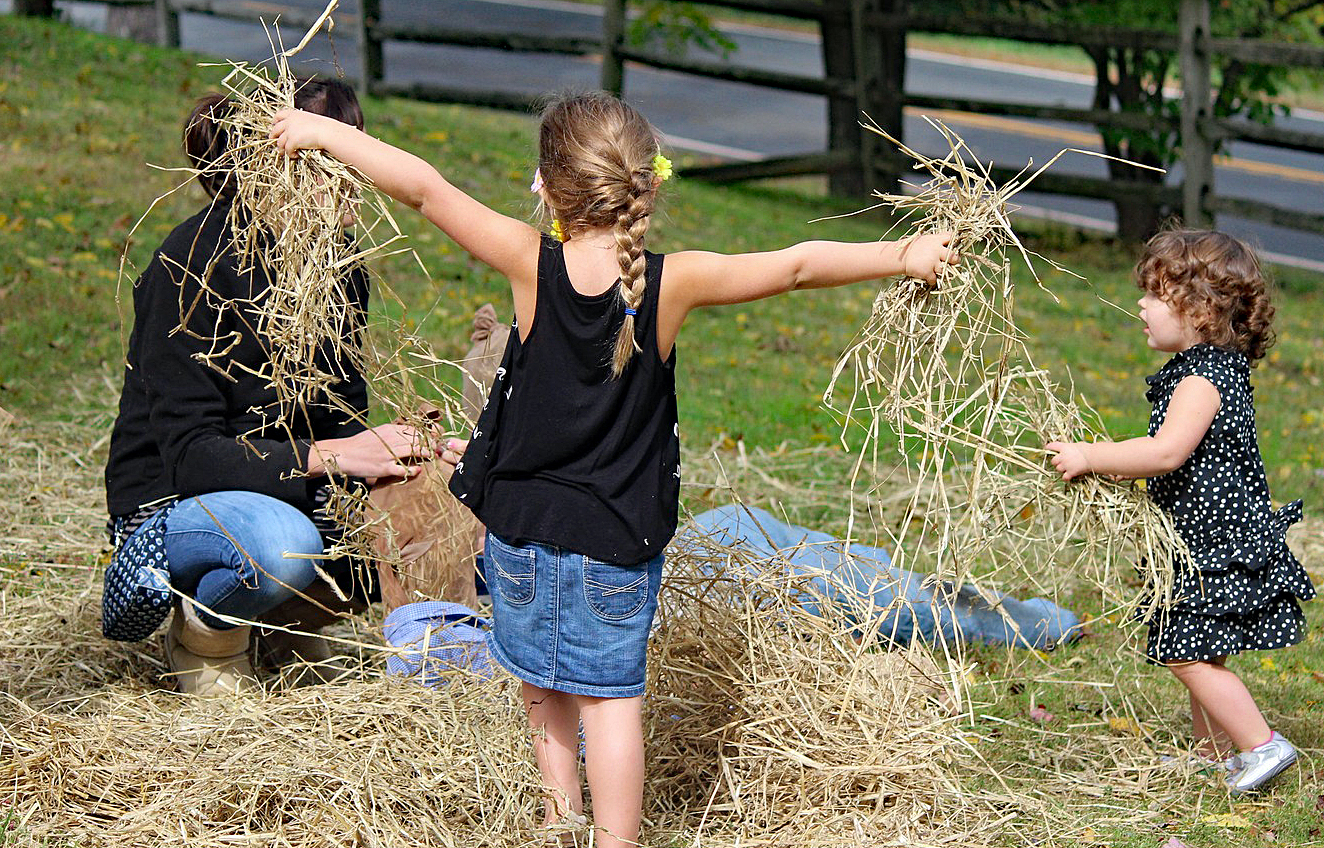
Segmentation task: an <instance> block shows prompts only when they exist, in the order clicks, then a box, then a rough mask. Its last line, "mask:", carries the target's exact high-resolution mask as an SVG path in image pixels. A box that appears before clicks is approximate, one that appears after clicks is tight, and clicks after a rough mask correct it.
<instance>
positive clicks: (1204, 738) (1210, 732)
mask: <svg viewBox="0 0 1324 848" xmlns="http://www.w3.org/2000/svg"><path fill="white" fill-rule="evenodd" d="M1212 662H1213V663H1214V664H1215V665H1220V666H1221V665H1223V664H1225V663H1226V662H1227V657H1218V658H1217V659H1215V660H1212ZM1190 697H1191V729H1192V731H1193V735H1194V737H1195V742H1196V752H1197V753H1198V754H1200V756H1202V757H1207V758H1209V759H1211V760H1221V759H1223V758H1225V757H1227V756H1229V755H1231V754H1234V753H1236V745H1235V744H1234V743H1233V742H1232V738H1231V737H1230V736H1228V735H1227V731H1226V730H1224V729H1223V728H1222V727H1220V726H1219V724H1218V722H1216V721H1214V720H1213V719H1212V718H1210V717H1209V714H1208V713H1206V712H1205V711H1204V707H1202V706H1200V702H1199V701H1197V700H1196V699H1195V695H1194V694H1191V696H1190Z"/></svg>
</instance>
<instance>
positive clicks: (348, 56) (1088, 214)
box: [69, 0, 1324, 271]
mask: <svg viewBox="0 0 1324 848" xmlns="http://www.w3.org/2000/svg"><path fill="white" fill-rule="evenodd" d="M69 5H70V7H71V8H72V9H73V10H74V11H75V13H76V16H79V17H81V18H83V19H85V21H86V22H87V23H88V25H91V26H96V24H97V16H98V14H100V15H104V12H100V11H98V10H99V8H100V7H97V6H95V5H94V4H85V3H73V4H69ZM247 5H249V6H250V7H252V8H255V9H260V10H262V11H264V13H266V14H268V16H269V15H270V12H271V11H274V10H276V9H278V8H279V7H281V6H282V5H283V6H286V7H291V6H292V7H299V8H303V9H311V10H320V9H321V8H322V6H323V2H322V1H321V0H288V2H286V3H283V4H280V3H260V2H249V3H248V4H247ZM355 6H356V4H354V3H353V2H346V3H343V4H342V6H341V13H340V14H341V17H342V19H344V20H349V19H350V16H351V15H352V14H353V13H354V10H355ZM383 16H384V18H386V20H387V21H389V22H392V23H396V22H401V23H403V22H411V21H413V22H419V23H422V22H435V21H445V22H447V23H449V24H451V25H455V26H464V27H467V28H475V29H490V30H492V31H497V32H503V31H512V30H519V31H530V32H540V33H545V34H556V35H586V36H591V35H594V34H597V33H598V32H599V30H600V17H599V15H598V14H597V9H596V8H594V7H592V6H585V5H581V4H578V3H570V2H561V0H427V2H411V3H404V2H399V1H398V0H396V2H392V0H385V2H383ZM181 34H182V39H183V43H184V46H185V47H187V48H190V49H194V50H199V51H203V52H207V53H211V54H213V55H218V56H222V57H225V58H230V59H236V60H245V61H260V60H261V59H263V58H264V57H269V56H270V55H271V50H270V47H269V45H268V42H267V38H266V36H265V35H264V34H263V32H262V31H261V30H260V29H259V28H258V27H257V26H255V25H252V24H244V23H237V22H230V21H222V20H220V19H217V18H213V17H209V16H203V15H186V16H184V18H183V20H182V22H181ZM730 34H731V35H732V37H733V38H734V39H735V40H736V41H737V43H738V45H739V47H738V50H737V52H736V53H735V55H733V56H732V59H731V60H732V61H733V62H738V63H740V64H742V65H751V66H755V67H761V68H768V69H773V70H780V71H787V72H792V73H800V74H806V75H812V74H821V73H822V59H821V55H820V48H819V45H818V39H817V37H816V36H811V35H805V34H797V33H787V32H783V31H779V30H771V29H766V28H759V27H753V26H735V27H731V28H730ZM298 35H299V34H298V33H289V34H287V38H289V37H297V36H298ZM306 52H308V53H309V54H310V56H311V57H312V58H311V59H310V60H309V61H308V62H307V65H306V67H307V69H308V70H310V71H312V70H320V71H327V70H333V69H334V68H335V66H336V64H337V63H338V64H339V65H340V66H341V67H343V68H344V69H345V71H346V72H347V73H350V74H354V73H357V68H358V57H357V51H356V49H355V45H354V38H353V35H352V33H351V31H350V29H349V28H344V29H341V30H338V31H336V34H335V35H334V37H328V36H325V35H323V36H319V38H318V39H317V40H316V41H315V42H314V44H313V45H312V46H311V47H310V49H309V51H306ZM385 55H386V73H387V76H388V78H389V79H391V80H392V81H397V82H410V81H444V82H446V83H447V84H451V85H461V86H464V85H471V86H472V87H474V88H476V89H492V88H502V89H510V90H516V91H524V92H529V93H538V92H542V91H546V90H549V89H556V88H561V87H595V86H596V85H597V81H598V63H597V60H596V59H588V58H575V57H549V56H536V55H524V54H512V53H504V52H499V51H487V50H471V49H463V48H447V47H438V46H431V45H414V44H404V43H392V44H388V45H387V46H386V49H385ZM906 84H907V88H908V89H909V91H911V92H912V93H916V94H937V95H958V96H963V97H973V98H987V99H1006V98H1008V95H1009V93H1012V94H1013V96H1014V98H1015V99H1017V100H1019V101H1022V102H1026V103H1042V104H1054V105H1066V106H1081V107H1083V106H1088V105H1089V102H1090V95H1091V90H1092V81H1091V80H1090V79H1089V78H1087V77H1083V76H1078V75H1072V74H1066V73H1057V72H1051V71H1043V70H1040V69H1028V68H1022V67H1017V66H1014V65H1009V64H1005V63H998V62H984V61H978V60H970V59H966V58H960V57H953V56H949V55H944V54H941V53H933V52H927V51H922V50H916V49H912V50H910V51H909V52H908V54H907V65H906ZM626 95H627V96H628V97H629V98H630V100H631V101H632V102H633V103H635V104H636V105H637V106H639V107H640V109H642V110H643V112H644V113H645V114H647V115H648V116H649V117H650V118H651V119H652V120H653V121H654V123H656V124H657V125H658V127H659V129H661V130H662V131H663V132H664V133H666V134H667V135H668V136H669V137H670V140H671V142H672V143H673V144H674V145H675V146H678V147H682V148H689V149H693V150H696V151H700V152H707V153H712V154H714V155H719V156H725V157H730V158H745V159H752V158H758V157H761V156H765V155H783V154H791V153H801V152H809V151H813V150H821V149H823V147H824V146H825V125H826V107H825V105H824V103H823V101H822V99H821V98H818V97H815V96H811V95H801V94H790V93H784V92H778V91H773V90H770V89H763V88H753V87H750V86H744V85H740V84H737V83H727V82H721V81H715V80H704V79H698V78H694V77H688V76H684V75H681V74H676V73H672V72H668V71H657V70H652V69H647V68H636V67H631V68H629V69H628V70H627V72H626ZM941 117H942V119H943V120H945V121H947V122H948V123H949V124H950V126H951V127H952V128H953V129H955V130H956V131H957V132H959V133H960V134H961V136H962V137H963V138H964V139H965V141H966V142H967V143H968V144H969V146H970V147H971V149H972V150H974V151H975V152H976V154H977V155H978V156H979V157H980V158H981V159H983V160H992V161H996V162H997V163H998V164H1001V165H1007V166H1016V167H1019V166H1022V165H1024V164H1025V163H1026V162H1027V161H1034V162H1045V161H1047V160H1048V159H1049V158H1051V157H1052V156H1053V155H1055V154H1056V153H1057V152H1058V151H1059V150H1061V149H1063V148H1066V147H1082V148H1086V149H1096V150H1097V149H1098V146H1099V144H1098V136H1097V134H1096V133H1094V132H1092V131H1091V130H1090V129H1089V128H1087V127H1083V126H1081V125H1079V124H1068V123H1060V122H1046V121H1029V120H1023V119H1009V118H995V117H988V116H978V115H957V114H950V115H943V116H941ZM1284 125H1286V126H1293V127H1300V128H1305V129H1312V130H1315V131H1324V115H1312V114H1305V115H1302V114H1300V113H1298V115H1296V116H1293V117H1292V118H1289V119H1287V120H1286V121H1284ZM905 132H906V140H907V143H908V144H910V145H911V146H913V147H915V148H916V149H919V150H923V151H925V152H939V151H941V150H942V149H943V145H942V143H941V141H940V140H939V138H938V136H937V134H936V133H935V132H934V131H933V130H932V129H931V128H930V127H929V126H928V125H927V124H926V123H925V122H924V121H923V119H922V118H921V116H920V115H919V114H917V113H908V115H907V120H906V127H905ZM1227 152H1228V154H1229V155H1228V156H1227V157H1225V158H1224V159H1222V160H1221V161H1220V162H1219V164H1218V166H1217V168H1216V182H1217V186H1218V191H1219V192H1220V193H1221V194H1227V195H1231V196H1242V197H1254V198H1259V199H1263V200H1269V201H1272V202H1275V203H1278V204H1280V205H1284V206H1289V207H1291V208H1295V209H1301V210H1305V211H1311V212H1324V191H1321V190H1320V189H1321V187H1324V157H1321V156H1316V155H1313V154H1304V153H1298V152H1294V151H1280V150H1275V149H1273V148H1268V147H1264V146H1262V145H1254V144H1248V143H1236V144H1234V145H1232V146H1231V147H1230V149H1229V150H1228V151H1227ZM1054 169H1055V170H1056V171H1058V172H1060V173H1079V174H1092V175H1099V176H1102V175H1103V174H1104V173H1105V166H1104V164H1103V162H1102V161H1101V160H1097V159H1094V158H1091V157H1087V156H1068V157H1065V158H1064V159H1062V160H1060V161H1059V162H1058V163H1057V164H1056V165H1055V166H1054ZM1169 178H1170V180H1172V181H1173V182H1176V181H1177V180H1179V179H1180V173H1179V171H1178V172H1175V173H1173V174H1171V175H1170V177H1169ZM1023 205H1024V206H1025V207H1026V210H1025V211H1026V212H1027V213H1029V214H1036V215H1040V216H1047V217H1054V218H1058V219H1060V220H1064V221H1066V222H1068V223H1072V224H1075V225H1078V226H1084V227H1093V228H1098V229H1111V228H1113V227H1114V226H1115V217H1114V212H1113V207H1112V205H1111V204H1109V203H1106V202H1100V201H1091V200H1080V199H1074V198H1063V197H1054V196H1049V195H1036V194H1031V193H1029V192H1027V193H1025V194H1024V195H1023ZM1219 224H1220V226H1221V227H1223V228H1225V229H1227V230H1229V231H1231V232H1234V233H1236V234H1238V235H1242V236H1246V237H1250V238H1252V239H1255V240H1256V241H1257V242H1258V243H1259V244H1260V245H1261V246H1262V247H1263V249H1264V250H1265V252H1266V254H1268V255H1269V256H1270V257H1271V258H1273V259H1275V260H1277V261H1284V262H1288V263H1290V264H1294V265H1300V266H1304V267H1309V268H1313V269H1315V270H1320V271H1324V237H1320V236H1314V235H1309V234H1304V233H1298V232H1295V231H1292V230H1287V229H1284V228H1280V227H1272V226H1268V225H1264V224H1257V223H1254V222H1250V221H1244V220H1238V219H1235V218H1232V217H1228V216H1224V217H1223V218H1221V219H1220V221H1219Z"/></svg>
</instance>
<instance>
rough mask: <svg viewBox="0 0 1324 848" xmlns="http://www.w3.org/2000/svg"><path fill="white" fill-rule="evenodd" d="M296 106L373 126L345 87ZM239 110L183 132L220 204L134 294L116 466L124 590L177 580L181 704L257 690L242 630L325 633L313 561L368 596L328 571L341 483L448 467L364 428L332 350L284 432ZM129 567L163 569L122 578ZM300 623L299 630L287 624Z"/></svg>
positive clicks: (355, 385) (421, 440) (302, 92)
mask: <svg viewBox="0 0 1324 848" xmlns="http://www.w3.org/2000/svg"><path fill="white" fill-rule="evenodd" d="M295 106H296V107H298V108H300V109H304V110H306V111H310V112H317V113H320V114H323V115H328V116H331V117H333V118H336V119H339V120H341V121H343V122H345V123H347V124H353V125H354V126H358V127H362V126H363V113H362V111H361V110H360V108H359V104H358V101H357V99H356V97H355V95H354V92H353V90H352V89H350V88H349V87H347V86H345V85H344V84H342V83H340V82H337V81H323V80H304V81H301V83H300V85H299V88H298V91H297V93H296V95H295ZM233 108H234V104H233V103H232V102H231V101H229V100H228V99H226V98H225V97H223V96H221V95H209V96H207V97H204V98H203V99H202V100H200V101H199V102H198V104H197V105H196V106H195V108H194V109H193V111H192V113H191V114H190V115H189V117H188V119H187V121H186V122H185V126H184V149H185V152H186V154H187V155H188V158H189V160H190V161H191V163H192V165H193V167H194V168H195V169H197V171H198V180H199V182H200V183H201V184H202V187H203V188H204V189H205V190H206V192H207V194H208V195H209V197H210V198H211V200H210V202H208V203H207V205H206V206H205V207H204V208H202V209H201V210H199V211H198V212H197V213H196V214H195V215H193V216H192V217H190V218H189V219H188V220H186V221H184V222H183V223H181V224H179V225H178V226H177V227H176V228H175V229H174V231H173V232H171V233H170V235H169V236H167V237H166V239H165V241H164V242H163V243H162V244H161V246H160V247H159V248H158V249H157V251H156V253H155V254H154V256H153V258H152V260H151V262H150V264H149V265H148V266H147V268H146V270H145V271H144V272H143V273H142V275H141V277H139V278H138V280H137V281H136V283H135V284H134V289H133V315H134V326H133V331H132V334H131V336H130V339H129V345H128V350H127V362H126V367H125V371H124V388H123V392H122V394H121V396H120V404H119V415H118V417H117V419H116V421H115V426H114V430H113V432H112V435H111V442H110V456H109V460H108V462H107V465H106V498H107V505H108V508H109V513H110V521H109V524H108V527H109V531H110V535H111V541H112V544H113V545H114V546H115V548H116V556H117V564H116V565H114V566H112V568H115V569H116V571H115V574H116V575H120V574H122V573H123V572H124V568H123V567H122V566H128V567H138V566H142V565H156V566H157V568H156V570H155V571H152V570H151V569H147V570H146V571H143V572H141V573H148V572H150V573H153V574H156V575H164V574H168V580H169V586H170V589H171V590H173V591H171V592H170V593H169V597H174V598H175V599H176V602H175V609H174V617H173V621H172V622H171V626H170V628H169V631H168V633H167V635H166V640H165V641H166V646H165V653H166V661H167V664H168V666H169V668H170V672H171V674H172V676H173V678H174V680H175V683H176V685H177V686H178V688H179V689H180V690H181V691H184V692H188V693H195V694H199V695H218V694H224V693H233V692H236V691H241V690H245V689H252V688H255V687H256V686H257V680H256V675H255V673H254V669H253V666H252V663H251V661H250V658H249V649H250V636H251V629H250V626H249V625H247V624H242V623H237V622H244V621H249V622H251V621H258V620H264V621H273V622H274V623H288V624H294V625H296V626H300V628H301V629H309V628H313V627H316V626H317V625H318V624H319V623H325V622H326V621H327V620H329V617H327V618H324V619H323V620H322V621H321V622H318V621H312V620H309V618H310V616H309V613H308V611H309V610H310V609H313V608H314V605H311V604H308V603H307V602H306V601H304V600H302V596H305V595H306V594H307V593H308V592H310V591H314V589H315V586H314V581H315V580H317V572H316V569H315V568H314V562H315V561H320V562H319V565H320V566H321V567H322V568H323V570H326V571H328V572H329V573H331V574H332V575H333V576H334V577H335V578H336V580H337V582H338V583H341V585H342V588H345V589H348V590H350V591H351V592H352V591H355V590H356V589H358V590H361V589H362V585H361V584H359V585H356V584H357V583H358V581H357V580H356V575H355V573H354V568H353V566H352V565H351V563H350V562H349V561H348V560H342V561H332V562H325V561H321V560H322V557H323V553H324V551H325V550H326V547H327V544H328V539H331V538H334V535H335V533H336V532H337V531H338V529H339V528H337V527H336V526H335V522H334V520H333V519H332V518H331V517H330V516H328V515H327V514H326V513H325V510H324V509H323V508H322V507H323V506H324V505H325V503H326V501H327V496H328V491H329V485H330V482H331V481H330V478H329V477H328V475H329V474H343V475H346V476H348V477H356V478H367V479H373V478H378V477H388V476H408V475H409V474H411V473H414V472H416V471H417V467H416V466H409V467H407V466H406V462H405V461H407V460H409V459H411V458H417V457H423V456H426V457H428V458H431V457H432V456H434V455H435V445H434V444H433V443H432V441H431V439H430V437H429V436H428V435H427V434H425V433H420V432H417V431H415V430H414V429H413V428H410V427H407V426H401V425H394V424H390V425H382V426H379V427H376V428H372V429H368V428H366V426H365V425H364V424H363V423H362V422H363V421H364V420H365V418H366V415H367V388H366V385H365V382H364V379H363V376H362V375H361V374H360V373H359V372H358V370H357V369H356V367H355V366H354V363H352V362H350V361H347V358H346V357H344V356H343V355H340V354H337V353H336V351H334V350H332V349H330V346H328V349H327V350H325V351H323V355H324V357H325V359H326V361H324V362H319V366H320V367H321V368H323V369H325V371H326V372H327V373H332V374H336V375H339V376H340V379H339V381H338V382H337V383H335V384H334V385H333V386H332V387H331V388H329V389H327V390H326V392H327V394H324V395H323V396H321V397H320V398H315V399H314V401H313V402H312V403H310V404H308V406H307V408H305V409H300V410H294V411H287V413H288V414H286V415H282V414H281V410H280V408H279V405H278V402H277V397H276V393H275V390H274V388H273V387H272V385H271V381H270V368H269V365H270V359H271V354H270V344H269V341H268V340H267V339H265V338H263V337H261V335H260V334H259V332H258V330H257V327H258V326H259V322H258V318H257V311H256V310H257V309H258V306H259V305H260V304H261V302H262V300H263V296H264V293H265V292H266V291H267V289H268V287H269V286H270V285H271V278H272V275H271V274H270V273H269V269H268V268H266V267H264V266H263V265H262V264H261V262H260V261H255V262H253V263H251V264H250V263H241V262H240V261H239V259H238V257H237V256H236V251H235V245H234V233H233V231H232V227H231V223H230V210H231V206H232V204H233V203H234V196H235V180H234V175H233V173H232V171H231V169H230V167H229V166H228V165H227V162H228V159H227V155H226V154H227V149H228V145H229V138H228V137H227V136H228V131H227V126H226V123H225V120H224V119H225V116H226V115H227V114H228V113H229V110H231V109H233ZM343 290H344V292H345V296H346V298H347V299H348V304H347V305H348V306H349V311H350V313H351V314H353V315H356V316H358V320H361V318H362V315H363V314H364V310H365V308H366V305H367V298H368V281H367V278H366V276H365V275H364V274H363V272H362V270H361V269H355V270H352V271H349V272H348V273H347V275H346V277H345V278H344V280H343ZM331 393H334V395H335V396H334V397H332V396H331ZM276 422H279V424H278V423H276ZM130 557H136V558H139V559H147V560H151V559H155V562H153V563H146V562H140V563H127V562H120V561H119V560H127V559H129V558H130ZM158 579H162V580H163V579H164V578H163V577H160V578H158ZM113 582H114V581H112V580H111V579H110V572H108V579H107V595H106V600H105V601H104V602H103V629H106V632H107V635H112V636H115V638H126V637H125V636H123V635H115V634H114V633H112V629H113V628H112V627H110V626H109V623H110V622H111V621H112V619H114V620H115V621H116V622H117V625H121V624H123V623H124V622H125V621H126V620H127V621H128V622H129V624H132V623H133V621H132V618H133V616H134V615H137V614H138V613H137V612H136V611H135V610H134V609H129V610H127V611H126V610H125V609H123V608H122V604H123V602H124V598H123V597H121V596H120V595H119V594H118V593H117V591H116V589H117V588H123V586H122V585H120V584H116V585H115V586H112V583H113ZM130 582H132V580H130ZM318 585H321V584H320V583H319V584H318ZM162 589H164V587H162ZM360 593H361V592H360ZM324 594H325V593H324ZM162 596H165V593H164V591H163V592H162ZM180 598H182V600H179V599H180ZM168 603H169V601H168V600H167V601H165V602H164V604H168ZM115 604H120V605H121V606H115V607H114V608H112V606H113V605H115ZM300 607H301V608H302V613H301V615H302V620H291V619H292V617H293V613H292V612H290V611H292V610H294V609H296V608H300ZM158 611H160V612H164V606H163V605H162V603H160V602H158ZM282 613H286V614H282ZM311 617H312V618H316V617H317V616H316V614H315V613H314V614H312V616H311ZM147 618H148V620H147V622H146V623H145V627H143V628H140V629H145V630H147V631H149V632H150V630H151V629H152V628H153V627H154V626H155V624H156V623H159V621H160V618H159V617H157V618H156V619H155V620H154V621H153V620H151V616H150V615H149V616H147ZM140 623H142V622H140ZM129 630H130V631H131V630H132V628H131V627H130V628H129ZM127 638H136V636H129V637H127ZM304 650H305V652H306V653H314V652H315V651H314V650H313V649H312V648H311V647H309V646H305V647H304ZM305 658H306V659H307V658H310V657H305Z"/></svg>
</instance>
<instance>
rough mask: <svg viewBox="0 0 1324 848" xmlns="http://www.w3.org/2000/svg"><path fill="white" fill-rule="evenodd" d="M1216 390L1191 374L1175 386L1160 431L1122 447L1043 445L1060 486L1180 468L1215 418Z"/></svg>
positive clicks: (1119, 444)
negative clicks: (1082, 477)
mask: <svg viewBox="0 0 1324 848" xmlns="http://www.w3.org/2000/svg"><path fill="white" fill-rule="evenodd" d="M1218 405H1219V397H1218V389H1216V388H1214V384H1213V383H1211V382H1209V381H1208V380H1206V379H1205V378H1204V377H1200V376H1198V375H1194V374H1192V375H1191V376H1189V377H1186V378H1184V379H1183V380H1182V381H1181V382H1180V383H1178V384H1177V388H1176V390H1174V391H1173V393H1172V400H1171V401H1169V403H1168V412H1167V415H1166V416H1165V417H1164V419H1163V426H1161V427H1159V429H1158V432H1157V433H1155V434H1154V435H1153V436H1140V437H1139V438H1135V439H1127V440H1126V441H1124V442H1049V443H1048V444H1047V445H1045V446H1044V449H1045V450H1047V451H1049V452H1050V453H1052V454H1053V467H1054V468H1056V469H1057V470H1058V471H1060V472H1062V479H1063V480H1070V479H1072V478H1073V477H1079V476H1080V475H1082V474H1111V475H1114V476H1117V477H1156V476H1158V475H1160V474H1167V473H1168V472H1169V471H1174V470H1176V469H1177V468H1180V467H1181V465H1182V463H1184V462H1186V460H1187V459H1188V458H1189V457H1190V455H1191V454H1192V453H1194V451H1195V449H1196V448H1197V447H1198V446H1199V444H1200V440H1201V439H1203V438H1204V435H1205V433H1207V432H1209V425H1210V424H1212V423H1213V422H1214V416H1215V415H1216V414H1218Z"/></svg>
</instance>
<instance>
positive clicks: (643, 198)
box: [611, 166, 653, 379]
mask: <svg viewBox="0 0 1324 848" xmlns="http://www.w3.org/2000/svg"><path fill="white" fill-rule="evenodd" d="M652 212H653V171H652V168H651V166H650V167H646V168H640V169H637V170H635V171H634V172H633V173H632V174H631V178H630V196H629V201H628V202H627V203H626V204H625V205H624V206H622V207H621V209H620V211H619V212H618V213H617V215H616V226H615V228H614V233H615V236H616V257H617V260H618V261H619V262H620V263H621V277H620V280H619V282H618V283H617V285H618V287H619V288H618V291H619V292H620V295H621V300H622V301H623V302H624V304H625V308H626V309H627V310H629V311H627V312H626V314H625V321H624V323H622V324H621V331H620V333H619V334H618V335H617V336H616V349H615V351H614V353H613V355H612V361H611V376H612V378H613V379H615V378H617V377H619V376H621V374H622V373H623V372H624V371H625V366H626V365H629V364H630V359H631V358H632V357H633V356H634V354H635V351H639V350H642V348H640V347H639V343H638V342H637V341H636V340H635V337H634V328H635V316H634V314H632V313H633V312H634V310H636V309H638V308H639V304H640V303H642V302H643V299H644V289H645V280H644V265H645V260H644V236H645V234H647V232H648V222H649V218H650V217H651V215H652Z"/></svg>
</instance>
